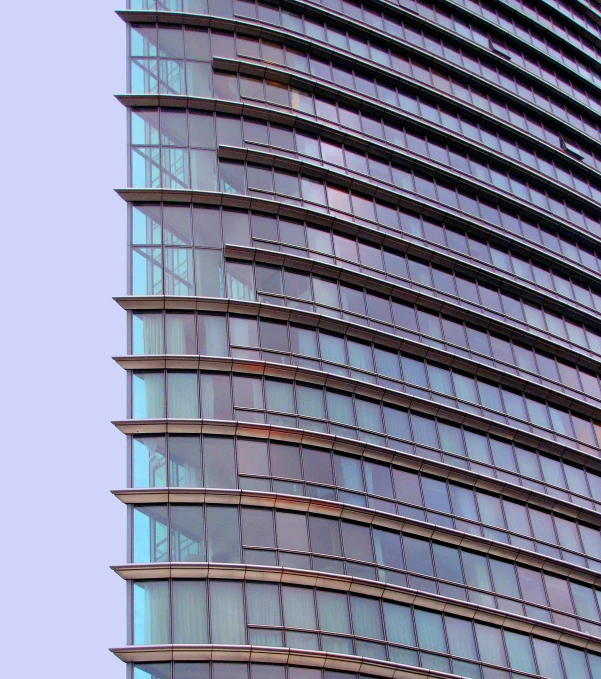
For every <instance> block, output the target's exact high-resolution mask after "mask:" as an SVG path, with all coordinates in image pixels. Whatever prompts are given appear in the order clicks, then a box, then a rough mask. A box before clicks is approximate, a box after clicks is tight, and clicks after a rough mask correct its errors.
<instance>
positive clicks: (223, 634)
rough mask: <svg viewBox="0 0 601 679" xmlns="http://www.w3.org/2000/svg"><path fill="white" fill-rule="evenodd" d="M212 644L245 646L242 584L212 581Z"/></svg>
mask: <svg viewBox="0 0 601 679" xmlns="http://www.w3.org/2000/svg"><path fill="white" fill-rule="evenodd" d="M210 592H211V607H210V611H211V613H210V618H211V642H212V643H213V644H244V643H245V641H246V635H245V633H244V631H245V630H244V627H245V625H244V608H243V592H242V583H241V582H232V581H219V580H212V581H211V587H210Z"/></svg>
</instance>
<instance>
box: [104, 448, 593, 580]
mask: <svg viewBox="0 0 601 679" xmlns="http://www.w3.org/2000/svg"><path fill="white" fill-rule="evenodd" d="M370 452H371V451H366V453H365V455H364V457H365V458H366V459H368V460H378V461H380V462H382V461H386V462H388V461H389V460H385V459H383V456H378V455H370ZM407 457H409V459H408V460H406V457H405V456H402V455H395V456H393V459H392V463H393V464H395V463H396V465H395V466H397V467H399V468H401V467H402V468H405V469H407V468H409V469H411V470H412V471H420V472H422V473H426V474H429V475H432V476H435V477H436V478H439V479H443V480H445V481H450V482H459V483H462V484H465V485H467V486H468V487H470V488H474V489H475V490H480V491H485V492H489V493H494V494H498V495H501V496H503V497H507V498H511V499H513V500H517V501H519V502H527V503H529V504H530V505H534V506H536V507H539V508H542V509H546V510H549V511H557V512H558V513H560V514H562V515H563V516H564V517H567V518H569V519H578V520H584V521H587V522H588V523H592V524H593V525H597V526H599V523H600V518H599V513H596V512H591V511H587V510H585V509H581V508H579V507H574V505H573V504H571V503H569V502H565V501H563V500H558V499H555V498H552V497H549V496H547V495H543V494H542V493H536V492H535V491H531V492H528V491H523V489H522V488H521V487H520V486H516V485H514V484H510V483H507V482H503V481H500V482H498V481H497V480H496V479H492V478H489V477H485V476H480V475H477V474H475V473H474V472H469V471H468V470H463V469H457V468H453V467H451V469H449V468H448V467H446V466H442V465H441V466H439V465H437V464H436V462H432V461H431V460H425V459H423V458H417V460H415V459H411V456H408V455H407ZM401 460H402V461H403V462H405V461H407V462H409V463H413V464H407V465H402V464H401ZM419 462H421V464H419ZM443 465H444V463H443ZM455 471H457V472H458V473H454V472H455ZM461 472H465V473H461ZM522 491H523V492H522ZM111 492H112V494H113V495H114V496H115V497H116V498H117V499H118V500H120V501H121V502H123V504H132V505H133V504H163V503H166V502H170V503H176V504H186V503H189V502H192V503H200V504H232V505H253V504H254V505H257V506H264V507H271V508H276V507H279V508H280V509H282V508H288V509H296V510H297V511H303V512H307V511H308V512H310V513H318V514H327V515H329V516H335V517H337V518H343V517H354V518H352V520H353V521H359V522H362V523H374V522H377V521H378V520H380V519H381V517H380V514H378V513H376V514H374V513H373V512H374V511H379V510H373V509H372V508H370V507H359V506H357V505H351V504H347V503H344V502H341V501H335V500H323V499H321V498H314V497H310V496H305V495H290V494H287V493H277V492H269V491H251V490H240V489H224V488H185V487H182V488H179V487H168V486H167V487H160V488H127V489H122V490H114V491H111ZM390 501H393V502H394V501H395V500H394V498H391V499H390ZM426 509H427V508H426ZM383 515H385V516H386V517H387V519H386V521H388V523H387V524H386V525H387V526H388V527H390V526H398V525H399V524H402V523H403V522H405V521H409V522H410V525H412V526H413V525H414V524H413V523H411V522H412V521H413V520H412V519H410V517H404V516H402V515H397V514H389V513H388V512H383ZM454 516H456V515H454ZM361 517H363V518H361ZM366 517H367V518H366ZM374 517H376V518H374ZM377 517H380V519H378V518H377ZM416 521H417V524H415V525H419V526H421V527H422V528H423V527H424V526H428V529H427V530H430V529H431V528H432V527H433V526H434V527H435V528H436V530H438V529H439V528H440V525H439V524H433V523H430V522H429V521H419V520H417V519H416ZM378 525H380V524H378ZM399 530H400V528H399ZM442 530H443V532H444V530H445V527H444V526H443V527H442ZM451 530H455V529H451ZM459 532H460V533H462V534H463V533H464V532H463V531H459ZM465 535H470V536H471V535H472V534H470V533H465ZM472 537H473V539H474V540H475V542H476V543H478V544H481V541H480V537H481V536H478V535H474V536H472ZM470 539H471V537H470ZM493 542H494V541H493ZM499 544H504V543H499ZM478 551H483V550H482V548H480V549H479V550H478ZM536 554H538V552H537V553H536ZM539 556H540V555H539ZM558 562H561V563H566V562H565V561H562V560H558ZM585 570H586V569H585ZM600 583H601V580H600Z"/></svg>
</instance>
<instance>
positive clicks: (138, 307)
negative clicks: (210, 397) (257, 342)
mask: <svg viewBox="0 0 601 679" xmlns="http://www.w3.org/2000/svg"><path fill="white" fill-rule="evenodd" d="M113 300H114V301H115V302H117V304H118V305H119V306H120V307H121V308H122V309H123V310H124V311H133V312H136V311H163V310H166V311H198V312H203V311H205V312H209V313H233V314H243V315H247V316H256V317H258V318H267V319H269V320H280V321H283V322H292V323H298V324H302V325H306V326H309V327H315V328H320V329H322V330H331V331H334V332H338V333H341V334H344V335H347V336H349V337H352V338H355V339H359V340H363V341H367V342H374V343H375V344H380V345H382V346H385V347H389V348H392V349H395V350H397V351H406V352H407V353H410V354H412V355H414V356H418V357H419V358H422V359H424V358H426V359H430V360H432V361H434V362H437V363H441V364H442V365H444V366H445V367H448V368H455V369H457V370H462V371H466V372H468V373H470V374H471V375H474V376H477V377H482V378H484V379H487V380H493V381H495V382H498V383H499V384H502V385H503V386H507V387H509V388H512V389H517V390H520V391H524V392H525V393H528V394H530V395H531V396H536V397H539V398H543V399H547V400H550V401H552V402H553V403H555V404H556V405H559V406H562V407H565V408H571V409H574V410H577V411H578V412H581V413H583V414H587V415H591V414H592V413H595V412H597V411H598V410H599V408H601V400H600V399H594V398H592V397H590V396H587V394H585V393H583V392H576V391H573V392H572V393H573V396H572V397H569V396H567V395H565V394H563V393H562V392H561V391H559V389H561V388H563V386H562V385H561V384H560V383H552V381H551V380H547V381H546V385H547V386H543V385H542V384H541V383H540V382H537V381H536V380H537V376H536V375H534V374H533V375H532V377H531V378H530V377H527V376H526V377H525V376H524V375H516V374H515V372H512V370H511V368H509V367H508V368H507V369H503V368H502V367H492V366H489V365H486V364H485V363H480V362H478V360H477V359H476V358H469V357H466V356H461V355H459V354H455V353H453V352H452V351H449V350H447V349H441V348H440V347H436V346H430V345H428V344H421V343H420V342H418V341H417V340H413V339H410V338H407V337H402V336H400V335H393V334H392V333H388V332H384V331H382V330H379V329H377V328H372V327H369V326H362V325H359V324H357V323H353V322H351V321H347V320H341V319H338V318H332V317H331V316H326V315H323V314H319V313H317V312H314V311H306V310H303V309H292V308H290V307H280V306H276V305H272V304H265V303H264V302H251V301H245V300H232V299H229V298H222V297H178V296H176V295H143V296H139V295H128V296H118V297H114V298H113ZM129 355H135V356H144V355H146V354H129ZM164 355H165V356H169V354H164ZM183 356H186V354H183ZM578 365H581V367H582V364H581V363H580V362H578ZM584 367H591V366H590V364H589V363H585V364H584ZM596 369H599V366H596V365H593V366H592V370H593V371H595V370H596ZM516 370H517V368H516ZM522 372H523V371H522ZM552 384H554V385H556V386H549V385H552ZM587 399H591V400H587Z"/></svg>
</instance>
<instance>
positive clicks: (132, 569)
mask: <svg viewBox="0 0 601 679" xmlns="http://www.w3.org/2000/svg"><path fill="white" fill-rule="evenodd" d="M112 570H113V571H114V572H115V573H117V575H119V576H120V577H121V578H123V579H124V580H135V579H156V578H169V579H182V578H194V579H197V578H198V579H200V578H203V579H204V578H207V579H215V580H245V581H253V582H254V581H260V582H272V583H281V584H286V585H299V586H304V587H319V588H324V589H329V590H335V591H339V592H346V593H349V594H360V595H364V596H372V597H376V598H378V599H383V600H385V601H394V602H395V603H402V604H408V605H415V606H419V607H423V608H426V609H428V610H434V611H438V612H444V613H445V614H448V615H457V616H460V617H462V618H464V619H469V620H473V621H474V622H481V623H486V624H492V625H495V626H497V627H502V628H504V629H510V630H512V631H515V632H522V633H524V634H535V635H536V636H539V637H543V638H546V639H550V640H553V641H557V642H561V643H568V644H570V645H572V646H577V647H579V648H582V649H586V650H589V651H593V652H598V653H601V639H599V638H598V637H594V636H592V635H591V634H588V633H586V632H580V631H577V630H568V629H567V628H565V627H561V626H559V625H555V624H553V623H545V622H542V621H538V620H533V619H532V618H527V617H525V616H522V615H517V614H515V613H509V612H506V611H499V610H497V609H496V608H490V607H488V606H483V605H480V604H473V603H471V602H463V601H461V600H460V599H451V598H449V597H444V596H441V595H439V594H432V593H430V592H424V591H421V590H416V589H411V588H409V587H402V586H400V585H392V584H387V583H381V582H377V581H374V580H367V579H365V578H358V577H355V576H349V575H336V574H330V573H323V572H321V571H309V570H300V569H293V568H283V567H279V566H252V565H246V564H217V563H213V562H210V563H207V564H206V565H203V564H196V565H195V564H192V563H176V562H169V563H165V564H126V565H120V566H113V567H112Z"/></svg>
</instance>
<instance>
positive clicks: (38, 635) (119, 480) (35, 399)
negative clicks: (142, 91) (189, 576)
mask: <svg viewBox="0 0 601 679" xmlns="http://www.w3.org/2000/svg"><path fill="white" fill-rule="evenodd" d="M114 7H115V5H113V2H112V1H108V0H92V1H90V2H81V0H79V1H78V2H75V1H74V0H63V2H58V3H53V2H47V1H45V2H42V1H41V0H34V1H33V2H32V1H31V0H30V1H29V2H8V3H6V5H4V6H3V10H2V12H3V26H4V29H3V36H2V40H1V41H0V53H1V55H2V63H3V65H4V68H3V70H2V73H3V79H4V84H3V86H2V95H3V96H2V107H1V111H2V130H3V134H2V151H3V156H4V162H3V163H2V165H1V170H0V171H1V173H2V183H1V187H2V192H3V196H2V202H1V204H2V219H1V223H2V227H3V228H2V232H3V245H2V248H1V252H2V259H3V266H2V267H1V268H0V272H1V273H0V277H1V279H0V280H1V281H2V292H3V302H4V303H3V307H4V314H3V316H4V318H3V322H2V328H3V331H2V332H1V333H0V337H1V339H0V342H1V343H2V350H3V357H4V369H3V379H2V385H3V387H4V388H3V395H2V399H1V401H2V407H1V410H0V412H1V413H2V421H3V428H2V433H3V436H2V439H3V445H2V469H3V472H4V473H3V474H2V477H1V478H2V480H3V492H2V496H1V497H2V504H3V515H4V520H3V525H4V531H3V536H4V539H3V548H2V551H1V554H2V557H1V558H2V564H3V569H2V571H3V577H2V611H3V615H2V621H3V625H2V627H3V629H4V630H5V631H4V633H3V642H4V647H5V649H6V652H5V653H4V658H3V672H4V674H6V676H25V677H27V676H30V675H38V674H40V672H41V673H42V674H44V675H48V676H57V677H59V676H61V677H80V676H86V677H90V678H96V677H98V678H99V679H100V678H101V677H102V678H103V679H107V678H108V677H124V676H125V674H124V666H123V665H122V664H121V663H120V661H118V660H116V659H115V658H114V657H113V656H112V655H111V654H110V653H109V651H108V650H107V648H108V647H109V646H111V645H119V644H122V643H123V642H124V640H125V596H124V595H125V586H124V584H123V582H122V581H121V580H120V578H119V577H118V576H116V575H114V574H113V573H112V572H111V571H110V570H109V564H113V563H120V562H123V561H124V560H125V508H124V507H123V506H122V505H121V504H120V503H119V501H117V500H116V499H114V498H113V497H112V496H111V494H110V489H113V488H118V487H120V486H123V485H124V484H125V439H124V437H123V436H122V435H121V434H119V433H118V432H117V431H116V430H115V429H114V428H113V426H112V425H111V424H110V420H111V419H118V418H120V417H123V416H124V414H125V405H124V404H125V377H124V375H123V372H122V371H121V369H120V368H118V367H117V366H116V365H114V363H113V361H112V360H111V356H113V355H117V354H120V353H124V352H125V314H124V312H123V311H121V310H120V309H119V307H118V306H117V305H116V304H115V302H113V301H112V299H111V298H112V296H113V295H119V294H123V293H124V292H125V261H126V251H125V244H126V221H125V205H124V204H123V203H122V201H121V200H120V199H119V198H118V197H117V196H116V194H115V193H114V192H113V188H114V187H117V186H120V185H123V184H124V180H125V167H126V151H125V113H124V110H123V108H122V107H121V105H120V104H118V103H117V101H116V100H115V99H114V98H113V94H114V93H116V92H120V91H123V90H124V83H125V28H124V25H123V23H122V22H121V20H120V19H118V18H117V17H116V15H115V14H114V12H113V9H114Z"/></svg>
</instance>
